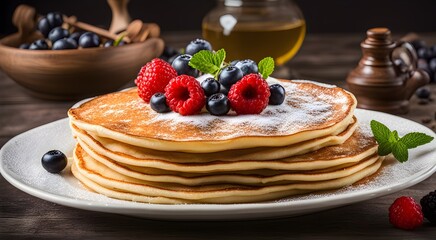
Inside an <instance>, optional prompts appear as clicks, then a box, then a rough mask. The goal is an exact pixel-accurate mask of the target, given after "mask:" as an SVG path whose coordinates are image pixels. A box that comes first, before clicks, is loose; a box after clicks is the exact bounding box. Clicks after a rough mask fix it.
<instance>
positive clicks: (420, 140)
mask: <svg viewBox="0 0 436 240" xmlns="http://www.w3.org/2000/svg"><path fill="white" fill-rule="evenodd" d="M370 125H371V130H372V133H373V134H374V138H375V140H376V141H377V143H378V155H380V156H386V155H388V154H390V153H392V155H394V157H395V158H396V159H397V160H398V161H399V162H406V161H407V160H408V158H409V152H408V149H411V148H416V147H418V146H420V145H424V144H427V143H429V142H431V141H432V140H433V139H434V137H432V136H429V135H427V134H425V133H419V132H412V133H408V134H406V135H404V136H403V137H402V138H400V136H399V135H398V132H397V131H396V130H394V131H391V130H389V128H388V127H386V126H385V125H384V124H383V123H380V122H377V121H376V120H372V121H371V123H370Z"/></svg>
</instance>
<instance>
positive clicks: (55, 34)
mask: <svg viewBox="0 0 436 240" xmlns="http://www.w3.org/2000/svg"><path fill="white" fill-rule="evenodd" d="M69 35H70V32H68V30H67V29H63V28H62V27H55V28H53V29H52V30H51V31H50V32H49V33H48V39H50V41H51V42H52V43H54V42H56V41H57V40H59V39H62V38H67V37H68V36H69Z"/></svg>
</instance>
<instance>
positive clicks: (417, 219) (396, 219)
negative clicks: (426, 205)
mask: <svg viewBox="0 0 436 240" xmlns="http://www.w3.org/2000/svg"><path fill="white" fill-rule="evenodd" d="M389 222H391V224H393V225H394V226H395V227H397V228H401V229H406V230H412V229H414V228H416V227H419V226H421V225H422V222H423V216H422V211H421V206H419V205H418V204H417V203H416V202H415V200H413V198H411V197H405V196H402V197H400V198H397V199H396V200H395V201H394V203H392V205H391V206H390V207H389Z"/></svg>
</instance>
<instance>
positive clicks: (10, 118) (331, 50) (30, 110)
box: [0, 33, 436, 240]
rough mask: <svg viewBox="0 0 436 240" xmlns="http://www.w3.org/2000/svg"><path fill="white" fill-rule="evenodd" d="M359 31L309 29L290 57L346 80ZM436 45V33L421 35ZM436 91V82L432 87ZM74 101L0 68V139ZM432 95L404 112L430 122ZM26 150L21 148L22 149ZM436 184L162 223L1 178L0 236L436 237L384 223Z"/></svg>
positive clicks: (171, 37) (305, 70)
mask: <svg viewBox="0 0 436 240" xmlns="http://www.w3.org/2000/svg"><path fill="white" fill-rule="evenodd" d="M195 36H199V34H198V33H183V34H182V33H171V34H167V35H165V36H164V38H165V39H166V41H167V43H168V44H170V45H171V46H175V47H182V46H183V45H185V44H186V43H187V42H188V41H189V40H191V39H193V38H194V37H195ZM363 37H364V35H363V34H354V35H308V36H307V38H306V40H305V42H304V45H303V48H302V49H301V51H300V52H299V53H298V55H297V57H296V58H294V59H293V60H292V62H291V63H290V64H289V65H290V66H291V67H292V68H293V69H294V70H296V71H297V73H298V74H299V76H301V78H305V79H314V80H318V81H323V82H327V83H334V84H337V85H340V86H343V85H344V83H345V77H346V75H347V73H348V71H350V70H351V69H352V68H354V66H355V65H356V64H357V62H358V60H359V58H360V48H359V42H360V41H361V40H362V38H363ZM423 38H424V39H426V40H427V41H428V42H432V43H433V44H436V34H427V35H423ZM431 88H432V91H433V98H435V97H436V85H432V86H431ZM72 104H73V102H51V101H44V100H39V99H35V98H32V97H30V96H29V95H27V94H26V92H25V91H24V90H23V89H22V88H21V87H20V86H18V85H17V84H16V83H15V82H13V81H12V80H11V79H10V78H9V77H7V76H6V75H5V74H4V73H2V72H1V71H0V146H3V145H4V144H5V143H6V142H7V141H8V140H9V139H11V138H12V137H13V136H15V135H17V134H19V133H22V132H24V131H26V130H29V129H31V128H34V127H37V126H39V125H42V124H45V123H49V122H52V121H54V120H57V119H60V118H65V117H66V111H67V109H68V108H69V107H70V106H71V105H72ZM435 111H436V101H432V102H430V103H429V104H426V105H424V104H419V103H418V100H417V99H416V98H415V97H413V99H412V102H411V110H410V112H409V113H408V114H406V115H403V116H402V117H405V118H409V119H412V120H414V121H416V122H419V123H422V121H423V120H427V121H428V120H431V121H430V122H429V123H426V125H427V126H429V127H432V126H433V128H434V125H435V123H436V120H435V119H434V118H435V116H434V115H435ZM23 151H25V149H23ZM433 190H436V175H433V176H432V177H430V178H428V179H427V180H425V181H423V182H421V183H420V184H417V185H415V186H413V187H411V188H408V189H406V190H403V191H400V192H397V193H393V194H391V195H388V196H385V197H380V198H377V199H373V200H369V201H365V202H361V203H356V204H352V205H349V206H345V207H341V208H337V209H332V210H327V211H323V212H318V213H314V214H310V215H305V216H299V217H292V218H284V219H274V220H260V221H234V222H165V221H154V220H147V219H139V218H133V217H127V216H120V215H114V214H106V213H98V212H90V211H84V210H79V209H74V208H69V207H64V206H60V205H57V204H54V203H50V202H47V201H44V200H41V199H38V198H36V197H33V196H30V195H28V194H26V193H24V192H22V191H20V190H18V189H16V188H15V187H13V186H12V185H10V184H9V183H8V182H7V181H6V180H5V179H4V178H3V177H0V239H17V238H29V239H33V238H41V239H80V238H86V239H103V238H104V239H125V238H143V239H210V240H212V239H285V238H286V239H287V238H294V237H295V238H309V237H311V238H320V239H339V238H344V239H350V238H351V237H353V239H354V237H357V238H369V237H373V238H378V239H394V238H395V237H401V238H404V239H436V227H434V226H433V227H431V226H430V225H429V224H428V223H426V224H424V226H423V227H421V228H419V229H417V230H415V231H403V230H400V229H396V228H394V227H392V226H391V225H390V224H389V221H388V207H389V205H390V204H391V203H392V202H393V200H394V199H396V198H397V197H399V196H402V195H408V196H413V197H414V198H415V199H417V200H419V199H420V198H421V197H422V196H423V195H425V194H427V193H428V192H429V191H433Z"/></svg>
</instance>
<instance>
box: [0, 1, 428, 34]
mask: <svg viewBox="0 0 436 240" xmlns="http://www.w3.org/2000/svg"><path fill="white" fill-rule="evenodd" d="M295 2H296V3H297V4H298V5H299V6H300V8H301V10H302V12H303V14H304V16H305V18H306V21H307V31H308V33H309V34H310V33H341V32H364V31H366V29H368V28H371V27H379V26H383V27H388V28H390V29H391V30H392V31H393V32H394V33H406V32H412V31H413V32H434V31H436V0H364V1H363V0H360V1H358V0H296V1H295ZM21 3H26V4H28V5H31V6H33V7H35V8H36V9H37V12H38V13H40V14H46V13H47V12H50V11H60V12H62V13H64V14H67V15H75V16H77V17H78V19H79V20H81V21H83V22H88V23H92V24H95V25H99V26H102V27H108V26H109V24H110V20H111V13H110V8H109V7H108V5H107V4H106V1H105V0H87V1H55V0H0V34H1V35H4V34H10V33H13V32H15V31H16V29H15V28H14V26H13V25H12V23H11V19H12V13H13V11H14V9H15V7H16V6H17V5H19V4H21ZM215 5H216V1H215V0H152V1H149V0H147V1H140V0H130V3H129V12H130V15H131V17H132V18H133V19H135V18H139V19H142V20H143V21H145V22H156V23H158V24H159V25H160V26H161V29H162V31H163V32H165V31H181V30H193V31H200V29H201V20H202V18H203V16H204V15H205V14H206V13H207V12H208V11H209V10H210V9H212V8H213V7H214V6H215Z"/></svg>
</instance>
